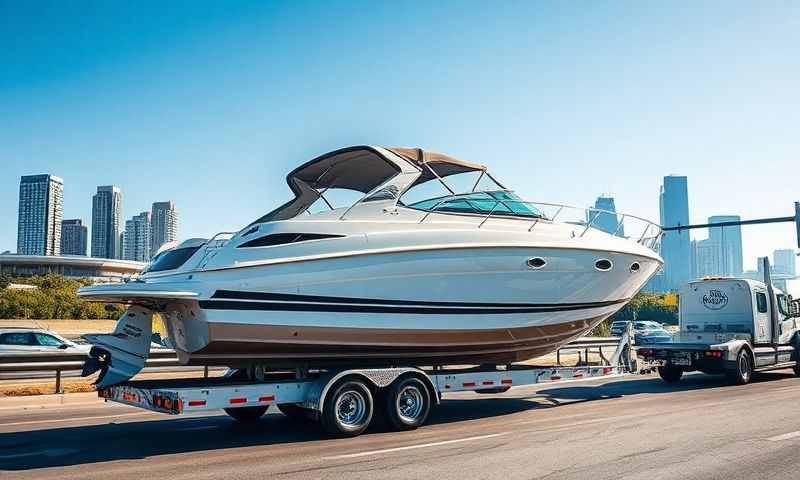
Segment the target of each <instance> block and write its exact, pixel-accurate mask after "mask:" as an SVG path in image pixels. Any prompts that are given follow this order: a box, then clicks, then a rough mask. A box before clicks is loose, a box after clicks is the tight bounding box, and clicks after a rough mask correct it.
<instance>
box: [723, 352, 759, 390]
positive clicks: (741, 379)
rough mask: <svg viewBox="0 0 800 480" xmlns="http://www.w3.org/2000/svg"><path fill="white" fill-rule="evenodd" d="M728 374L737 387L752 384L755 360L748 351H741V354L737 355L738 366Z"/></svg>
mask: <svg viewBox="0 0 800 480" xmlns="http://www.w3.org/2000/svg"><path fill="white" fill-rule="evenodd" d="M726 373H727V376H728V378H729V379H730V381H731V382H733V383H735V384H736V385H745V384H748V383H750V380H752V378H753V360H752V359H751V357H750V354H749V353H748V352H747V350H745V349H741V350H739V354H738V355H736V365H735V366H734V368H733V369H731V370H728V371H727V372H726Z"/></svg>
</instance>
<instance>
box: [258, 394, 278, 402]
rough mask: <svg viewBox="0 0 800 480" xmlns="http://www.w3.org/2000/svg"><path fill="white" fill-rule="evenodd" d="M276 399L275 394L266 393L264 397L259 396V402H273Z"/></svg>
mask: <svg viewBox="0 0 800 480" xmlns="http://www.w3.org/2000/svg"><path fill="white" fill-rule="evenodd" d="M274 400H275V395H264V396H263V397H258V401H259V402H272V401H274Z"/></svg>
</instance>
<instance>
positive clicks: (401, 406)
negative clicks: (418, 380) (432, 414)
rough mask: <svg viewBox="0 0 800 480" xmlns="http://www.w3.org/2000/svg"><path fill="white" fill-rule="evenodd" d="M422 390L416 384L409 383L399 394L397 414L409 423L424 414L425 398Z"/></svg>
mask: <svg viewBox="0 0 800 480" xmlns="http://www.w3.org/2000/svg"><path fill="white" fill-rule="evenodd" d="M423 398H424V397H423V395H422V392H421V391H420V390H419V388H417V387H416V386H414V385H409V386H407V387H405V388H403V390H401V391H400V394H399V395H398V396H397V402H396V407H397V414H398V416H399V417H400V418H401V419H402V420H403V421H404V422H407V423H412V422H414V421H415V420H416V419H417V418H419V416H420V414H422V410H423V406H424V400H423Z"/></svg>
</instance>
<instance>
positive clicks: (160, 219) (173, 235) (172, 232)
mask: <svg viewBox="0 0 800 480" xmlns="http://www.w3.org/2000/svg"><path fill="white" fill-rule="evenodd" d="M152 231H153V238H152V243H151V245H150V256H151V257H153V256H155V254H156V252H157V251H158V249H159V248H161V246H162V245H164V244H165V243H169V242H174V241H175V240H176V239H177V238H178V212H177V211H176V210H175V202H172V201H169V202H155V203H154V204H153V211H152Z"/></svg>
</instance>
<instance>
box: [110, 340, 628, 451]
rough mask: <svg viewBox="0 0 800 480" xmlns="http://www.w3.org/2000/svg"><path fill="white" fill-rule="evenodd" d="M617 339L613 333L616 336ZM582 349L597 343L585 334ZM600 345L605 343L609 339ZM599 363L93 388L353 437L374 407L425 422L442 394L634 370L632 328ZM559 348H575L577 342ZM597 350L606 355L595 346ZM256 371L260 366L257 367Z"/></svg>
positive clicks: (141, 402)
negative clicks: (267, 416) (278, 414)
mask: <svg viewBox="0 0 800 480" xmlns="http://www.w3.org/2000/svg"><path fill="white" fill-rule="evenodd" d="M615 340H616V339H615ZM578 343H580V350H584V351H588V349H590V348H593V347H594V348H597V347H600V348H602V346H603V344H602V343H601V342H595V344H594V345H592V343H591V341H590V340H588V339H583V342H582V343H581V342H578ZM605 346H610V345H609V343H608V340H606V343H605ZM614 346H615V351H614V354H613V355H612V356H611V357H610V358H609V359H608V361H607V362H605V364H602V365H585V366H575V367H562V366H532V365H520V364H512V365H506V366H494V365H491V366H481V367H471V368H441V367H435V368H421V367H402V368H341V369H327V370H319V371H305V370H303V369H297V370H296V371H294V372H292V371H282V372H269V373H265V372H263V370H262V369H247V370H229V371H228V373H226V375H224V376H222V377H217V378H191V379H165V380H140V381H129V382H126V383H123V384H119V385H115V386H112V387H107V388H104V389H101V390H99V391H98V395H99V396H100V397H101V398H105V399H106V401H109V400H110V401H114V402H119V403H124V404H127V405H132V406H136V407H140V408H144V409H147V410H152V411H155V412H161V413H166V414H172V415H180V414H183V413H192V412H203V411H209V410H218V409H223V410H225V412H226V413H228V414H229V415H230V416H231V417H233V418H235V419H237V420H240V421H254V420H257V419H258V418H260V417H261V416H262V415H263V414H264V413H265V412H266V410H267V408H268V407H269V406H270V405H276V406H277V407H278V408H279V409H280V410H281V411H282V412H283V413H284V414H286V415H288V416H290V417H303V418H308V419H312V420H317V421H319V422H320V423H321V424H322V426H323V428H324V429H325V430H326V431H327V432H328V433H330V434H332V435H335V436H355V435H358V434H360V433H362V432H363V431H364V430H366V428H367V427H368V426H369V424H370V421H371V419H372V417H373V415H374V414H376V412H380V413H379V414H382V415H385V416H386V417H387V418H388V420H389V425H390V426H391V427H393V428H395V429H397V430H410V429H414V428H417V427H419V426H421V425H423V424H424V423H425V421H426V420H427V418H428V414H429V413H430V410H431V408H432V407H433V406H434V405H436V404H438V403H439V401H440V400H441V398H442V394H445V393H449V392H466V391H472V392H477V393H486V394H490V393H502V392H505V391H507V390H509V389H510V388H512V387H517V386H523V385H535V384H540V383H553V382H563V381H569V380H582V379H587V378H598V377H609V376H613V375H623V374H626V373H632V372H634V371H635V368H634V367H633V366H632V365H631V352H632V350H631V335H630V332H629V331H626V332H625V333H624V334H623V335H622V336H621V337H620V338H619V340H618V343H616V345H614ZM563 350H572V351H575V350H576V349H575V347H574V346H565V347H564V349H563ZM600 357H601V358H605V357H604V356H603V355H602V351H601V352H600ZM259 370H260V372H259Z"/></svg>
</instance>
